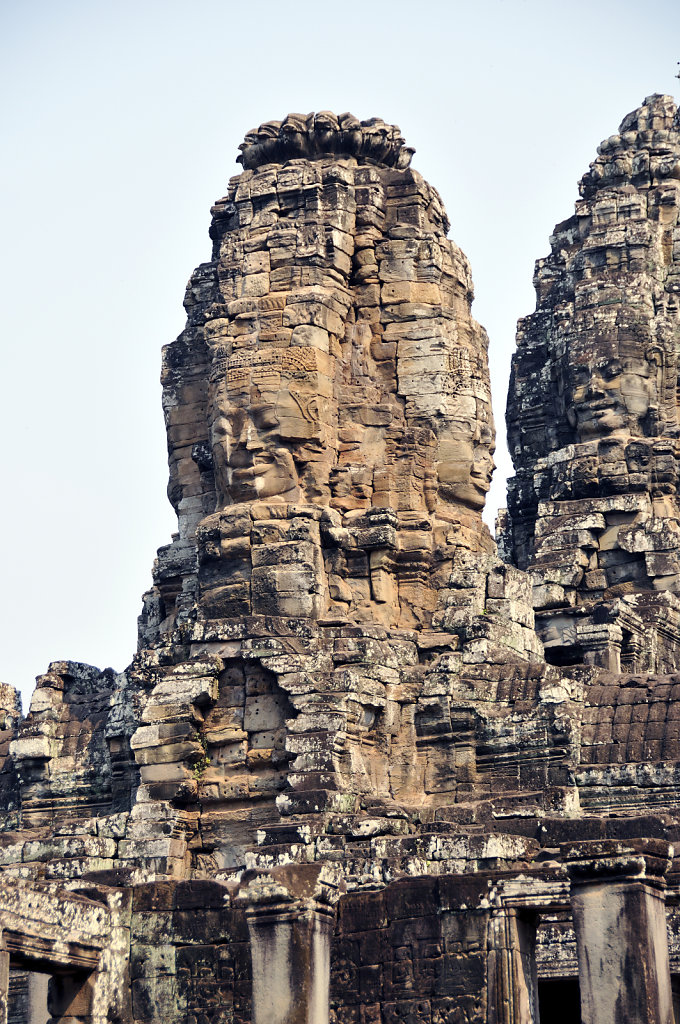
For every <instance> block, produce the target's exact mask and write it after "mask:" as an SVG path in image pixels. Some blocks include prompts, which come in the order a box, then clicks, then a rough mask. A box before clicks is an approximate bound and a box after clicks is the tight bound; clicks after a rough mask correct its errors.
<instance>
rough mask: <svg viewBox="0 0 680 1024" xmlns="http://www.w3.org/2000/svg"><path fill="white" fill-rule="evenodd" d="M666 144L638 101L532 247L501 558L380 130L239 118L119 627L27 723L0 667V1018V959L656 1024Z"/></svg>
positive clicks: (470, 358) (665, 615)
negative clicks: (112, 640)
mask: <svg viewBox="0 0 680 1024" xmlns="http://www.w3.org/2000/svg"><path fill="white" fill-rule="evenodd" d="M677 134H678V126H677V118H676V113H675V107H674V105H673V104H672V103H671V101H670V100H668V98H663V97H651V98H650V99H648V100H647V101H645V104H644V105H643V106H642V107H641V108H640V109H639V110H638V111H636V112H635V113H634V114H633V115H630V116H629V118H627V119H626V120H625V121H624V123H623V125H622V128H621V131H620V133H619V135H617V136H615V137H613V138H612V139H610V140H609V141H608V142H607V143H606V144H604V145H603V147H601V155H600V157H598V160H597V161H596V162H595V164H594V165H593V167H592V168H591V171H590V172H589V175H587V176H586V178H585V179H584V181H583V183H582V192H583V198H582V200H581V202H580V203H579V205H578V207H577V213H576V215H575V217H574V218H572V219H571V220H570V221H568V222H566V223H565V224H563V225H560V226H558V228H557V229H556V233H555V237H554V240H553V251H552V255H551V256H550V257H549V258H548V259H547V260H546V261H543V262H542V263H540V264H539V267H538V271H537V284H538V290H539V302H538V308H537V311H536V313H535V314H534V315H533V317H530V318H528V319H527V321H525V322H524V324H523V325H521V327H520V338H519V348H518V353H517V357H516V359H515V363H514V370H513V374H514V376H513V383H512V386H511V403H510V412H509V419H510V432H511V441H512V446H513V449H514V456H515V459H516V468H517V475H516V478H515V481H514V483H513V484H512V485H511V494H510V512H509V516H508V517H506V523H507V527H508V528H507V530H506V534H505V536H504V538H503V545H502V547H503V550H504V551H505V552H507V553H508V554H509V555H512V557H514V559H515V561H516V563H517V564H516V565H511V564H505V563H504V562H502V561H501V560H500V559H499V558H498V556H497V554H496V551H495V548H494V545H493V542H492V541H491V538H490V536H489V534H488V531H487V530H486V528H485V527H484V526H483V524H482V521H481V509H482V506H483V501H484V496H485V493H486V490H487V487H488V482H489V477H490V471H491V462H492V453H493V421H492V417H491V410H490V403H489V381H488V367H487V361H486V336H485V334H484V332H483V329H482V328H480V327H479V325H477V324H476V323H475V321H474V320H473V318H472V316H471V312H470V305H471V301H472V285H471V279H470V272H469V267H468V264H467V261H466V260H465V257H464V256H463V255H462V253H461V252H460V250H458V249H457V247H456V246H455V244H454V243H452V242H450V241H449V240H448V239H447V238H446V232H447V230H448V221H447V218H446V214H445V212H444V210H443V206H442V204H441V200H440V198H439V196H438V195H437V193H436V192H435V190H434V189H432V188H431V186H429V185H428V184H427V183H426V182H424V181H423V179H422V178H420V176H419V175H418V174H417V172H416V171H414V170H412V169H411V167H410V159H411V155H412V151H411V150H409V149H408V148H407V147H406V146H405V144H404V140H403V139H402V138H401V135H400V133H399V131H398V129H396V128H395V127H393V126H388V125H385V124H384V123H383V122H381V121H378V120H371V121H366V122H358V121H356V119H354V118H352V117H351V116H350V115H342V116H341V117H340V118H337V117H335V116H334V115H329V114H325V113H323V114H318V115H310V116H309V117H301V116H299V115H291V116H290V117H289V118H287V119H286V120H285V121H284V122H269V123H267V124H265V125H262V126H261V127H260V128H259V129H258V130H257V131H256V132H253V133H250V134H249V135H248V136H247V137H246V140H245V142H244V143H243V145H242V147H241V152H242V157H241V161H242V164H243V168H244V170H243V172H242V174H240V175H239V176H238V177H237V178H235V179H233V180H232V182H231V183H230V186H229V191H228V194H227V196H226V197H225V198H224V199H222V200H220V201H219V202H218V203H217V204H216V206H215V207H214V210H213V224H212V228H211V237H212V239H213V252H212V258H211V260H210V262H209V263H207V264H204V265H202V266H201V267H199V268H198V269H197V271H195V273H194V274H193V275H192V278H191V280H190V283H189V287H188V291H187V297H186V306H187V313H188V322H187V327H186V329H185V330H184V331H183V333H182V334H181V335H180V337H179V338H178V339H177V341H176V342H174V343H173V344H171V345H170V346H168V347H167V348H166V350H165V352H164V363H163V387H164V397H163V401H164V409H165V413H166V420H167V426H168V452H169V462H170V486H169V495H170V499H171V501H172V502H173V504H174V506H175V508H176V511H177V513H178V522H179V530H178V533H177V535H176V536H175V537H174V538H173V541H172V543H171V544H170V545H168V546H166V547H165V548H161V550H160V551H159V555H158V559H157V562H156V565H155V567H154V585H153V588H152V590H151V591H150V592H149V594H147V595H146V598H145V605H144V611H143V614H142V616H141V619H140V649H139V651H138V653H137V655H136V656H135V658H134V659H133V661H132V664H131V665H130V666H129V667H128V668H127V669H126V670H125V672H123V673H120V674H116V673H113V672H112V671H111V670H106V671H104V672H100V671H99V670H97V669H93V668H91V667H89V666H84V665H80V664H77V663H71V662H68V663H54V664H52V665H51V666H50V667H49V669H48V672H47V673H46V675H45V676H43V677H41V678H40V679H39V681H38V687H37V689H36V691H35V694H34V697H33V700H32V703H31V708H30V711H29V713H28V715H27V716H26V717H25V718H24V719H20V717H19V711H18V704H17V697H16V694H15V693H14V691H13V690H11V688H10V687H4V688H2V689H0V728H1V731H0V796H2V798H3V799H4V801H5V808H6V813H5V815H4V816H3V817H1V818H0V870H1V871H2V876H3V886H2V887H0V1024H2V1013H3V1008H4V1005H5V1001H6V1000H5V994H6V989H7V977H6V976H7V975H8V971H9V968H10V967H11V968H12V969H13V970H15V969H17V968H22V969H23V968H29V969H30V970H33V969H38V970H41V971H44V972H46V973H47V974H49V975H50V976H51V978H52V983H51V989H50V992H51V994H50V997H49V1004H50V1013H51V1015H52V1017H53V1019H55V1020H59V1019H61V1020H66V1021H68V1022H69V1024H104V1021H109V1022H110V1024H114V1022H115V1024H132V1022H135V1024H152V1022H153V1024H155V1022H156V1021H158V1020H165V1021H167V1022H168V1024H172V1022H174V1021H176V1022H177V1024H180V1022H190V1024H207V1022H212V1024H223V1022H224V1024H246V1022H251V1021H252V1022H253V1024H284V1022H285V1024H323V1021H324V1020H325V1019H326V1016H327V1015H328V1013H330V1019H331V1020H333V1021H336V1022H337V1024H345V1022H351V1024H397V1022H409V1024H410V1022H422V1024H461V1022H465V1024H482V1022H484V1024H535V1022H536V1021H537V1019H538V1008H539V1004H540V1005H541V1006H542V1007H543V1011H544V1016H549V1015H550V1014H551V1013H553V1012H555V1008H556V1007H557V1006H558V1004H559V999H560V993H562V995H563V997H564V1000H565V1003H564V1005H565V1006H567V1007H571V1008H572V1010H573V1007H574V1001H575V1000H576V999H578V998H579V996H578V991H577V990H576V989H575V979H576V977H577V975H578V978H579V983H580V998H581V1000H582V1004H583V1007H584V1008H586V1009H587V1008H590V1009H587V1012H588V1013H591V1009H592V1007H596V1010H595V1011H593V1012H594V1013H595V1016H594V1017H593V1016H592V1014H591V1017H589V1018H588V1020H589V1024H604V1021H605V1019H606V1021H607V1024H632V1022H633V1021H634V1020H635V1021H636V1022H637V1021H639V1024H643V1020H644V1022H645V1024H649V1022H653V1024H670V1021H669V1020H668V1013H669V1007H670V999H671V981H670V971H671V970H672V971H673V972H674V973H677V972H678V971H680V921H679V919H678V910H677V902H678V896H679V893H680V852H678V851H680V826H678V822H677V802H678V801H677V793H678V778H677V775H678V764H679V763H680V740H679V738H678V727H677V725H678V721H679V720H680V712H678V710H677V709H678V707H680V700H679V697H680V682H678V679H680V677H678V676H677V675H676V668H677V665H676V661H677V657H678V651H679V650H680V605H679V604H678V598H677V597H676V595H675V588H676V583H677V580H676V575H677V576H678V578H680V571H678V572H677V573H676V568H677V567H676V566H675V561H676V559H677V551H676V548H678V545H677V544H676V541H677V537H678V536H680V515H679V514H676V496H675V487H676V483H675V473H676V462H675V457H676V452H675V445H676V442H677V439H678V436H680V434H679V430H678V420H677V410H676V406H675V383H676V381H677V368H676V367H675V363H674V360H676V354H675V345H676V341H677V340H678V338H677V318H678V310H677V308H676V283H675V277H676V274H675V271H676V263H677V259H676V257H677V252H676V248H677V244H676V243H677V239H674V232H675V231H676V228H675V220H676V219H677V208H678V204H677V203H676V198H677V190H678V187H680V186H678V185H677V184H676V181H679V180H680V178H679V177H678V174H680V172H678V167H679V166H680V163H679V162H678V161H676V156H677V153H676V149H677ZM678 152H680V150H679V151H678ZM674 367H675V368H674ZM555 411H557V416H556V415H555ZM534 609H536V613H537V615H538V627H539V629H538V632H539V633H540V636H541V639H539V636H538V635H537V632H536V630H535V628H534V627H535V617H534ZM542 641H543V642H544V643H545V645H546V649H547V652H548V662H546V660H545V659H544V657H543V643H542ZM598 907H601V908H602V919H603V920H606V922H607V934H608V936H609V939H608V941H610V944H611V948H612V951H613V952H612V957H613V959H614V960H617V962H618V963H619V964H620V965H623V966H622V967H621V969H620V970H617V972H614V974H613V975H611V976H608V977H605V974H606V970H605V967H606V964H605V959H604V958H603V957H602V956H600V953H601V949H600V945H601V943H600V939H599V938H597V936H598V918H597V913H598V910H597V908H598ZM664 920H665V921H666V922H667V928H668V943H666V940H665V934H664V928H663V923H664ZM593 936H596V938H593ZM667 946H668V949H669V951H670V969H669V967H668V964H667V962H666V951H667ZM640 950H643V953H642V954H640V952H639V951H640ZM589 953H592V954H593V955H592V957H590V956H589ZM329 959H330V989H329V987H328V981H327V974H328V962H329ZM652 964H654V965H656V967H655V968H654V969H655V970H656V975H654V977H655V978H656V980H655V981H654V982H653V983H652V982H650V980H649V979H650V977H652V974H653V972H652V973H650V971H651V967H650V965H652ZM603 965H604V966H603ZM658 965H661V969H659V966H658ZM603 979H604V980H603ZM542 985H543V988H542V987H541V986H542ZM548 985H552V986H553V988H552V989H548V988H546V986H548ZM560 985H562V986H566V987H563V988H561V989H560V987H559V986H560ZM605 990H606V992H607V998H606V999H603V998H602V992H604V991H605ZM598 993H599V994H598ZM10 1002H11V1003H12V1001H11V1000H10ZM326 1004H328V1006H329V1010H327V1009H326ZM617 1006H618V1007H619V1010H615V1011H614V1016H613V1017H611V1016H609V1017H608V1016H606V1014H607V1013H609V1012H610V1010H611V1008H612V1007H614V1008H616V1007H617ZM640 1007H643V1009H642V1010H641V1009H640ZM586 1009H584V1013H586ZM570 1012H571V1010H570ZM573 1012H574V1013H578V1011H577V1010H574V1011H573ZM617 1013H618V1016H616V1014H617ZM11 1014H12V1015H13V1017H12V1019H13V1020H14V1019H16V1021H17V1024H18V1019H19V1017H21V1019H22V1022H23V1019H24V1018H25V1016H26V1014H25V1010H24V1009H22V1004H21V999H19V998H15V999H14V1002H13V1003H12V1005H11ZM22 1014H23V1016H22ZM603 1014H604V1015H605V1016H603ZM35 1024H38V1022H35ZM41 1024H42V1022H41Z"/></svg>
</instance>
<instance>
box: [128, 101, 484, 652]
mask: <svg viewBox="0 0 680 1024" xmlns="http://www.w3.org/2000/svg"><path fill="white" fill-rule="evenodd" d="M411 152H412V151H411V150H409V149H408V148H407V147H406V146H405V145H404V140H403V139H402V138H401V136H400V134H399V131H398V129H396V128H394V127H392V126H390V125H385V124H384V123H383V122H382V121H378V120H373V121H369V122H365V123H360V122H358V121H357V120H356V119H354V118H353V117H351V116H350V115H343V116H342V117H340V118H336V117H335V116H333V115H331V114H318V115H315V116H310V117H308V118H303V117H300V116H297V115H296V116H290V117H288V118H287V119H286V120H285V121H284V122H282V123H281V124H279V123H271V124H267V125H263V126H262V127H261V128H260V129H259V130H258V131H257V132H253V133H252V134H251V135H248V136H247V137H246V140H245V142H244V143H243V145H242V146H241V157H240V160H241V162H242V164H243V167H244V170H243V172H242V174H240V175H239V176H238V177H237V178H234V179H233V180H232V182H231V185H230V189H229V192H228V194H227V196H226V197H225V198H224V199H222V200H220V201H219V202H218V203H217V204H216V205H215V207H214V209H213V222H212V227H211V232H210V233H211V237H212V239H213V256H212V260H211V262H210V263H207V264H204V265H202V266H200V267H199V268H198V269H197V270H196V272H195V273H194V274H193V276H192V278H191V281H190V282H189V286H188V289H187V295H186V299H185V305H186V308H187V313H188V322H187V327H186V329H185V331H184V332H183V333H182V334H181V335H180V337H179V338H178V340H177V341H176V342H174V343H173V344H172V345H170V346H168V348H167V349H166V351H165V354H164V362H163V388H164V391H163V395H164V397H163V403H164V408H165V414H166V420H167V425H168V449H169V454H170V485H169V495H170V498H171V501H172V502H173V504H174V506H175V508H176V510H177V514H178V517H179V535H178V537H177V538H176V540H175V541H174V542H173V544H172V545H171V546H170V547H169V548H167V549H164V550H162V551H161V552H159V560H158V564H157V567H156V570H155V587H154V590H153V591H152V593H151V594H150V595H149V596H148V598H147V603H146V610H145V614H144V617H143V619H142V638H143V639H144V640H146V639H149V638H151V637H156V636H157V635H159V631H161V632H162V631H164V630H167V629H169V628H171V627H172V626H173V625H174V624H175V623H178V624H181V623H183V622H188V621H194V620H196V619H199V620H211V619H216V618H225V617H232V616H238V615H248V614H271V615H296V616H302V617H305V618H309V619H312V620H314V621H320V622H379V623H382V624H384V625H386V626H397V625H401V626H414V627H425V626H428V625H429V624H430V623H431V621H432V615H433V613H434V612H435V610H436V608H437V603H438V592H439V590H440V589H441V586H442V580H443V579H444V577H445V569H446V565H447V562H448V561H450V556H451V552H452V551H454V550H456V551H469V552H485V553H489V552H490V551H491V550H492V543H491V539H490V537H489V535H488V531H487V530H486V527H485V526H484V525H483V524H482V521H481V509H482V507H483V504H484V498H485V495H486V492H487V490H488V487H489V482H490V477H491V471H492V468H493V449H494V425H493V418H492V413H491V403H490V393H489V372H488V363H487V338H486V334H485V332H484V331H483V329H482V328H481V327H480V326H479V325H478V324H477V323H476V322H475V321H474V320H473V319H472V316H471V315H470V302H471V299H472V281H471V277H470V269H469V266H468V263H467V260H466V259H465V257H464V255H463V254H462V253H461V251H460V249H458V247H457V246H455V245H454V244H453V243H452V242H450V241H449V240H448V239H447V237H446V232H447V230H448V220H447V217H446V213H445V211H444V208H443V206H442V203H441V200H440V198H439V196H438V194H437V192H436V191H435V190H434V189H433V188H432V187H431V186H430V185H428V184H427V183H426V182H425V181H423V179H422V178H421V177H420V175H418V174H417V172H415V171H413V170H411V169H410V166H409V164H410V159H411ZM196 545H197V546H198V552H199V557H198V564H197V563H196V558H195V547H196Z"/></svg>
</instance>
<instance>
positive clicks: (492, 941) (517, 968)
mask: <svg viewBox="0 0 680 1024" xmlns="http://www.w3.org/2000/svg"><path fill="white" fill-rule="evenodd" d="M535 947H536V918H535V917H534V916H533V915H526V914H522V913H521V912H519V911H518V910H516V909H515V908H513V907H503V908H502V909H501V910H499V911H497V912H496V913H494V914H493V915H492V917H491V919H490V921H489V959H488V968H487V976H488V979H489V980H488V986H489V992H488V1000H487V1008H488V1009H487V1018H486V1019H487V1022H488V1024H537V1022H538V984H537V975H536V955H535Z"/></svg>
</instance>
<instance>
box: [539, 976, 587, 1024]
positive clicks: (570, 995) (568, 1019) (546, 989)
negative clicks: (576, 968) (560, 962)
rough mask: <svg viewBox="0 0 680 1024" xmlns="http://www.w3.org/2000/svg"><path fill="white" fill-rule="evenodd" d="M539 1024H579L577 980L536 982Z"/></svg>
mask: <svg viewBox="0 0 680 1024" xmlns="http://www.w3.org/2000/svg"><path fill="white" fill-rule="evenodd" d="M538 1010H539V1013H540V1020H541V1024H581V992H580V989H579V986H578V978H544V979H539V982H538Z"/></svg>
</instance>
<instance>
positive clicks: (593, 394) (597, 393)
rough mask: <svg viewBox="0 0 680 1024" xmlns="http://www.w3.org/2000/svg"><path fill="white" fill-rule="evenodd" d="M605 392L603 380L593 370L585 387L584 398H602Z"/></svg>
mask: <svg viewBox="0 0 680 1024" xmlns="http://www.w3.org/2000/svg"><path fill="white" fill-rule="evenodd" d="M605 392H606V388H605V385H604V378H603V377H602V375H601V374H600V373H598V371H597V370H593V372H592V374H591V376H590V379H589V380H588V385H587V387H586V397H588V398H603V397H604V395H605Z"/></svg>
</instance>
